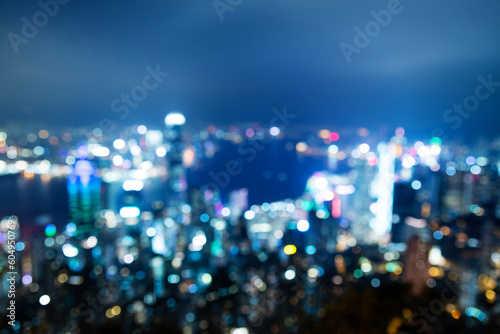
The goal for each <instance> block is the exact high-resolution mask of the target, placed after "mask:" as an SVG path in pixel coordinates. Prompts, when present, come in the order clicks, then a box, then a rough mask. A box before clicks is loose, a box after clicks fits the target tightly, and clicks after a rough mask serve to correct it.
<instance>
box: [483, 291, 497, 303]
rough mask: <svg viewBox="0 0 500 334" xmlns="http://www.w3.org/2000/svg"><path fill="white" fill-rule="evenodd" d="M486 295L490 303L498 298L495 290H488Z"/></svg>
mask: <svg viewBox="0 0 500 334" xmlns="http://www.w3.org/2000/svg"><path fill="white" fill-rule="evenodd" d="M485 296H486V299H487V300H488V302H489V303H493V302H494V301H495V299H496V293H495V291H493V290H487V291H486V293H485Z"/></svg>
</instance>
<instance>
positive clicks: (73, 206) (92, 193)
mask: <svg viewBox="0 0 500 334" xmlns="http://www.w3.org/2000/svg"><path fill="white" fill-rule="evenodd" d="M67 186H68V196H69V213H70V216H71V219H72V220H73V222H74V223H75V224H76V225H77V226H84V228H83V231H84V232H88V231H89V230H90V228H91V227H90V226H91V225H90V224H91V223H93V221H94V214H95V213H96V212H98V211H99V210H100V208H101V180H100V178H99V176H98V175H97V170H96V168H95V167H94V165H93V164H92V163H91V162H90V161H89V160H86V159H79V160H77V161H76V163H75V165H74V167H73V173H72V174H71V175H70V176H69V177H68V181H67Z"/></svg>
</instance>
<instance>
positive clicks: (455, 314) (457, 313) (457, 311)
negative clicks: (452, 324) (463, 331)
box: [451, 310, 462, 319]
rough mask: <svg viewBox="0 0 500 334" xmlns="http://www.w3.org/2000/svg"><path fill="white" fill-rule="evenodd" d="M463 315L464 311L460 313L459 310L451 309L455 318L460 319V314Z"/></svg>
mask: <svg viewBox="0 0 500 334" xmlns="http://www.w3.org/2000/svg"><path fill="white" fill-rule="evenodd" d="M461 315H462V313H460V311H459V310H453V311H451V316H452V317H453V318H454V319H458V318H460V316H461Z"/></svg>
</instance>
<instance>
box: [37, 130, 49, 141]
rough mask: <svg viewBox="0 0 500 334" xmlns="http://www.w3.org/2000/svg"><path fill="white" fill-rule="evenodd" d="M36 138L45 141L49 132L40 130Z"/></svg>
mask: <svg viewBox="0 0 500 334" xmlns="http://www.w3.org/2000/svg"><path fill="white" fill-rule="evenodd" d="M38 137H40V138H42V139H47V138H48V137H49V132H48V131H47V130H40V131H38Z"/></svg>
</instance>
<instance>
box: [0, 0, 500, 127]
mask: <svg viewBox="0 0 500 334" xmlns="http://www.w3.org/2000/svg"><path fill="white" fill-rule="evenodd" d="M223 2H226V0H223ZM389 2H390V1H345V0H344V1H333V0H329V1H327V0H317V1H305V0H243V1H242V2H241V4H240V5H238V6H236V7H234V8H233V11H227V12H225V13H224V21H221V20H220V19H219V16H218V15H217V12H216V10H215V9H214V6H213V3H212V1H211V0H203V1H185V0H169V1H154V0H150V1H83V0H72V1H70V2H69V3H68V4H66V5H62V6H60V8H59V12H58V13H57V14H56V15H55V16H54V17H52V18H50V19H49V21H48V23H47V24H46V25H45V26H43V27H41V28H39V31H38V34H37V35H36V36H35V37H33V38H32V39H28V43H27V44H21V45H19V52H18V53H17V54H16V53H15V52H14V50H13V47H12V45H11V42H10V41H9V38H8V34H9V33H10V32H12V33H15V34H18V35H19V36H22V32H21V28H22V26H23V22H22V20H21V19H22V17H24V16H25V17H27V18H28V19H29V20H30V21H32V17H33V14H35V13H36V12H37V11H39V10H41V9H40V7H39V5H38V4H37V2H36V1H17V0H4V1H1V2H0V36H1V39H0V50H1V52H0V126H1V125H2V124H7V123H8V122H9V121H28V122H40V121H42V122H46V123H49V124H58V125H90V126H97V125H98V124H99V121H100V120H101V119H102V118H104V117H108V118H110V119H112V120H113V121H115V120H117V122H118V123H117V124H123V125H128V124H132V123H137V122H143V123H145V124H152V123H154V122H161V121H162V119H163V116H164V115H165V114H166V113H167V112H168V111H170V110H181V111H183V112H184V113H185V114H186V115H187V118H188V120H189V121H191V122H193V121H196V122H200V123H209V122H214V123H218V124H231V123H235V122H247V121H258V122H261V123H263V124H266V123H268V122H269V120H270V119H271V118H272V116H273V115H272V112H271V110H272V108H274V107H278V108H281V107H282V106H283V105H287V106H288V110H289V111H290V112H293V113H294V114H296V115H297V118H296V119H294V120H293V122H294V123H295V124H297V125H305V124H306V125H312V126H321V127H328V128H330V129H335V128H340V127H351V126H352V127H357V126H366V127H370V128H373V127H376V126H381V125H385V126H388V127H389V128H391V127H395V126H400V125H401V126H404V127H406V128H408V129H410V131H413V132H414V133H415V134H422V135H426V134H429V135H430V132H431V130H432V129H433V128H435V127H437V126H439V127H442V128H443V129H445V130H446V132H447V133H449V134H450V136H460V135H462V134H464V133H467V136H468V135H469V134H470V133H472V134H473V135H477V134H485V135H488V136H492V135H494V134H496V133H497V131H496V127H497V126H498V124H499V123H500V122H499V121H500V87H499V88H498V89H497V91H495V92H493V93H491V96H490V97H488V98H487V99H486V100H484V101H481V102H480V106H479V108H478V109H477V110H475V111H474V112H472V113H471V116H470V117H469V118H468V119H467V120H466V122H465V123H464V124H463V125H461V126H460V127H459V128H458V129H457V130H453V129H452V127H451V125H452V124H453V123H446V122H445V121H444V120H443V114H444V113H445V110H446V109H448V108H451V107H452V105H453V104H454V103H462V102H463V101H464V99H465V98H466V97H467V96H468V95H471V94H472V95H474V91H475V88H476V86H477V85H478V84H479V81H478V80H477V77H478V76H479V75H482V76H483V77H485V78H487V77H488V75H489V74H491V75H492V78H493V81H498V82H500V34H499V32H500V19H499V18H500V0H486V1H480V2H478V1H470V0H458V1H457V0H444V1H424V0H413V1H411V0H401V2H400V5H399V8H402V11H401V12H400V13H398V14H393V15H392V17H391V21H390V22H389V24H388V25H387V26H386V27H383V28H381V31H380V32H379V33H378V34H377V35H376V36H375V37H373V38H372V39H371V42H370V44H369V45H368V46H367V47H365V48H362V49H360V50H361V51H360V53H358V54H353V55H352V59H351V60H352V61H351V63H350V64H348V63H347V61H346V58H345V57H344V55H343V53H342V51H341V49H340V47H339V45H340V43H341V42H346V43H349V44H351V45H354V41H353V39H354V37H355V34H356V33H355V31H354V28H355V27H356V26H357V27H360V28H361V29H363V30H364V28H365V25H366V24H367V23H368V22H369V21H371V20H373V17H372V16H371V14H370V11H371V10H374V11H377V12H378V11H380V10H382V9H387V7H388V3H389ZM157 64H159V65H160V68H161V70H162V71H165V72H169V73H170V76H169V77H168V78H166V79H165V80H164V82H162V83H161V84H160V85H159V86H158V87H157V88H156V89H155V90H153V91H150V92H149V93H148V96H147V98H146V99H145V100H144V101H142V102H140V103H139V105H138V106H137V107H136V108H135V109H131V111H130V115H129V116H128V117H127V118H125V119H124V120H123V121H120V120H119V119H118V117H117V116H118V115H119V114H115V113H113V112H112V110H111V107H110V105H111V103H112V101H113V100H115V99H116V98H119V97H120V95H121V94H123V93H125V94H129V93H130V91H131V89H132V88H133V87H134V86H137V85H141V83H142V80H143V78H144V76H145V75H146V74H147V72H146V70H145V68H146V66H151V67H153V68H154V67H155V66H156V65H157Z"/></svg>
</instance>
